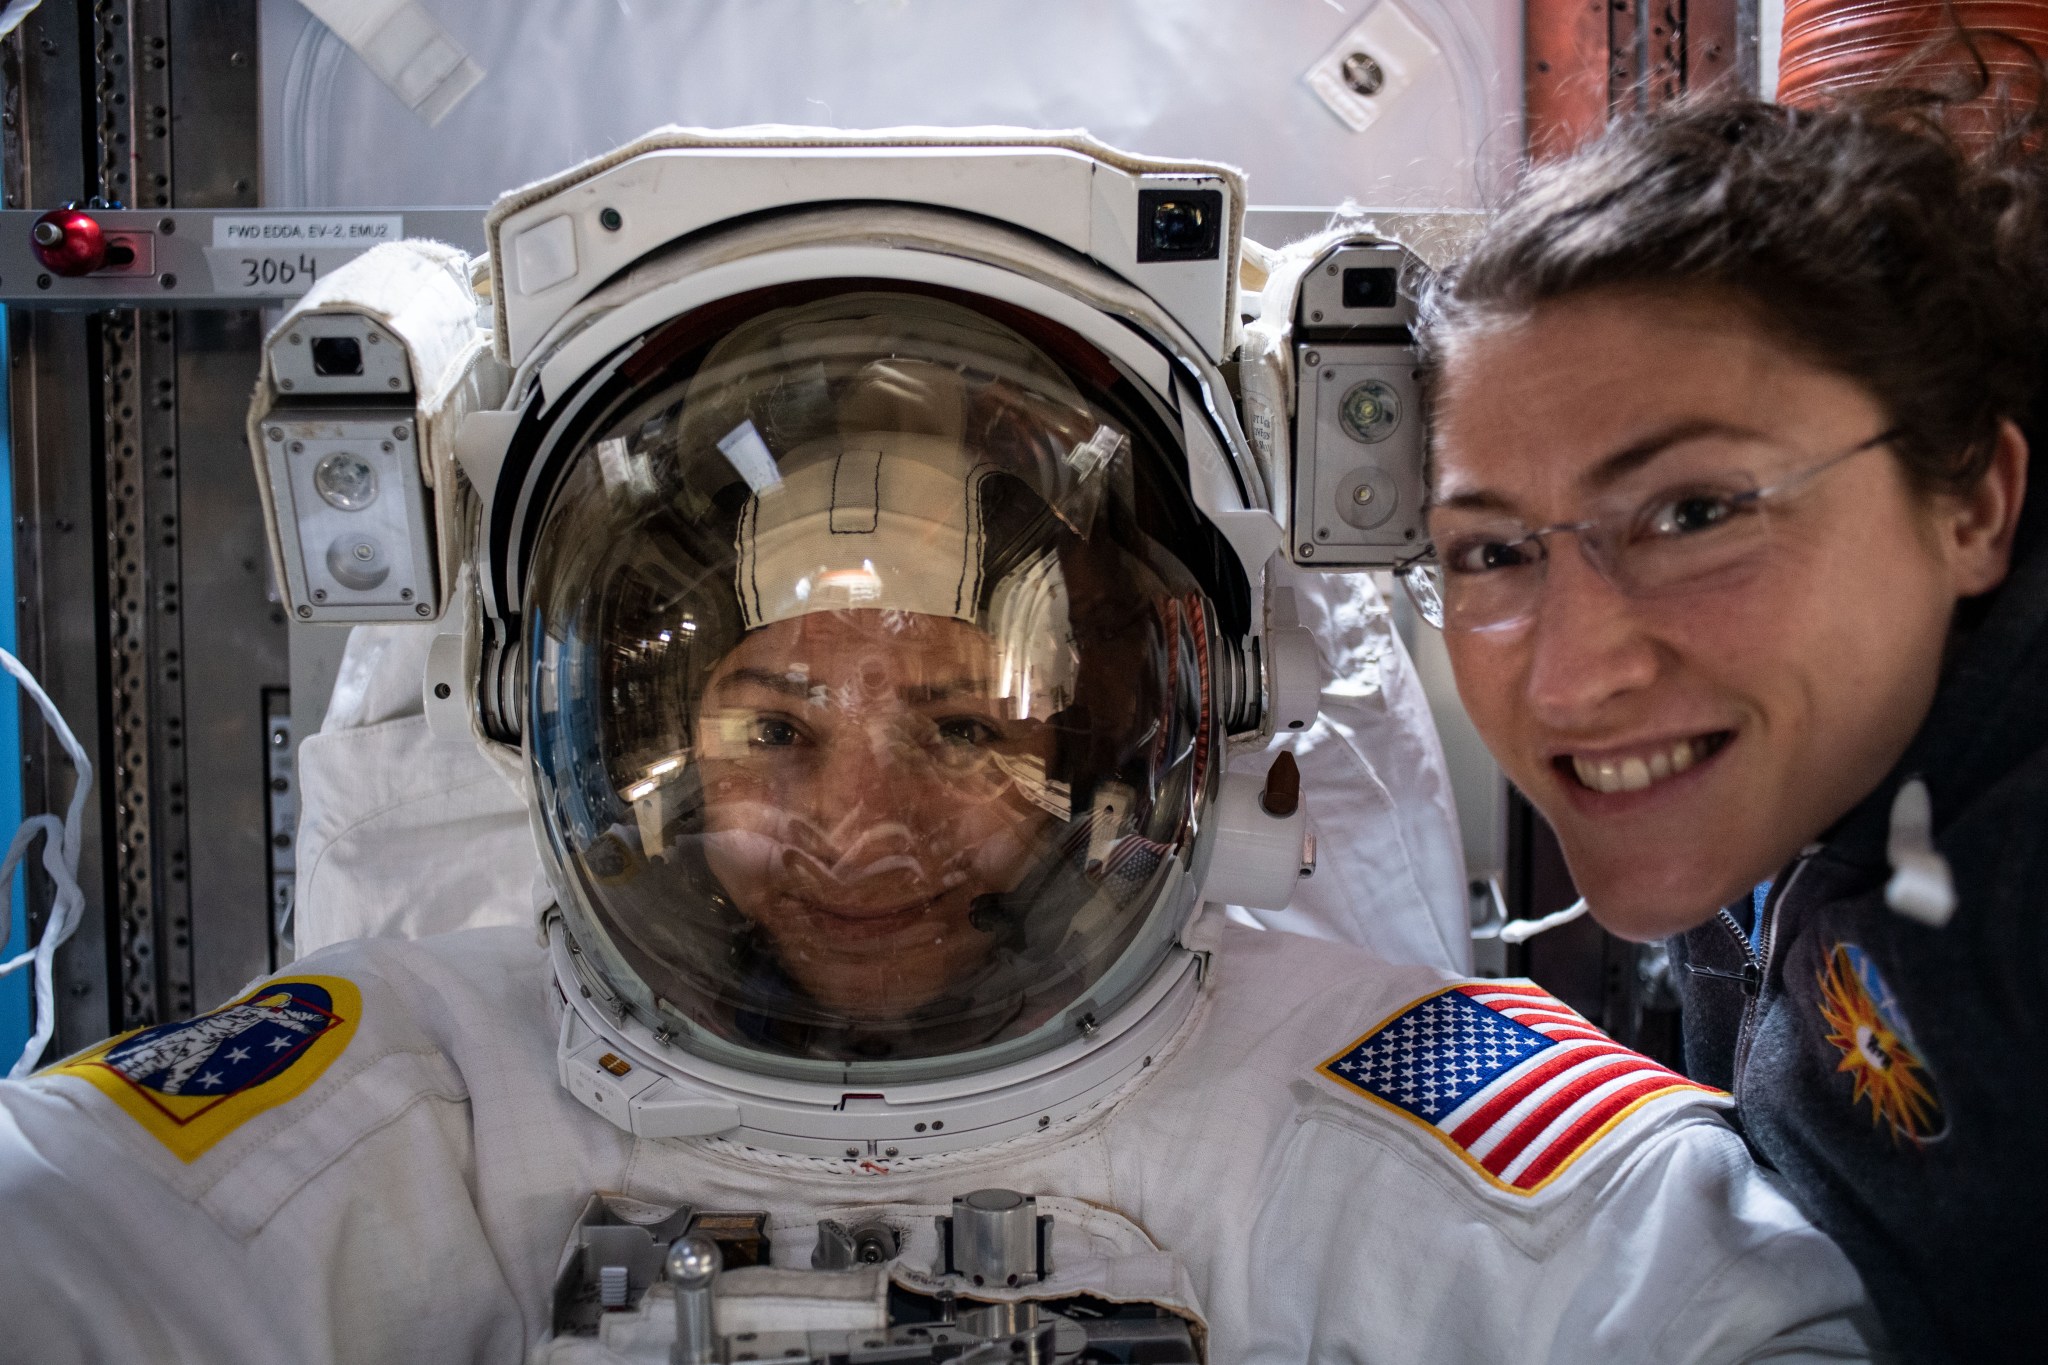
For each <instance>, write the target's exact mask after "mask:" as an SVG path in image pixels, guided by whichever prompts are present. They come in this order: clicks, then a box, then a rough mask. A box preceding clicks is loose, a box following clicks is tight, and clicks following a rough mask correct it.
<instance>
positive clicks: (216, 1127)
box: [31, 929, 551, 1189]
mask: <svg viewBox="0 0 2048 1365" xmlns="http://www.w3.org/2000/svg"><path fill="white" fill-rule="evenodd" d="M522 946H523V954H522V953H520V952H519V951H518V948H519V947H522ZM542 970H543V969H542V966H541V963H540V961H539V957H538V954H537V953H536V951H535V949H534V947H533V939H532V936H531V934H530V933H521V932H518V931H506V930H489V929H484V930H474V931H468V932H463V933H457V934H448V935H444V936H441V937H440V938H438V939H431V940H420V941H412V940H402V939H364V940H354V941H350V942H346V943H340V944H336V945H333V946H332V947H330V948H327V949H323V950H322V951H320V952H317V953H314V954H311V955H310V956H308V957H306V958H304V959H302V960H300V961H299V962H296V963H294V964H292V966H291V967H290V968H288V969H286V970H284V971H281V972H278V973H275V974H273V975H271V976H268V977H265V978H263V979H261V980H259V981H257V982H255V983H254V984H252V985H250V986H249V987H247V988H246V989H244V990H243V991H242V992H241V993H239V994H238V995H236V996H235V997H234V998H232V999H230V1000H228V1001H227V1002H225V1003H224V1004H221V1005H219V1006H217V1007H216V1008H214V1009H210V1010H207V1011H205V1012H204V1013H201V1014H198V1015H195V1016H193V1017H192V1018H189V1019H183V1020H178V1021H176V1022H173V1023H167V1024H158V1025H154V1026H151V1027H147V1028H141V1029H135V1030H131V1031H129V1032H126V1033H122V1034H118V1035H116V1036H115V1037H113V1038H110V1039H108V1040H106V1041H105V1042H102V1043H99V1044H96V1045H94V1046H93V1047H90V1048H87V1049H85V1050H84V1051H83V1052H80V1053H78V1054H77V1055H75V1056H72V1057H69V1058H66V1059H65V1060H64V1061H61V1062H58V1063H56V1064H55V1065H53V1066H51V1067H48V1068H46V1069H45V1070H43V1071H42V1072H40V1073H38V1075H37V1077H36V1078H35V1079H34V1080H33V1081H32V1082H31V1084H32V1085H34V1086H38V1087H43V1088H50V1089H58V1090H63V1091H67V1092H69V1094H70V1096H71V1097H72V1101H73V1103H74V1104H82V1105H83V1106H84V1112H85V1113H88V1114H94V1113H99V1112H104V1107H111V1108H112V1109H114V1110H117V1111H119V1112H120V1113H121V1114H124V1115H125V1116H126V1118H125V1120H124V1121H122V1122H116V1123H111V1126H112V1127H113V1128H115V1129H116V1130H117V1131H122V1132H124V1133H125V1134H126V1135H127V1136H128V1137H129V1138H131V1139H133V1140H132V1141H131V1142H130V1143H129V1145H130V1146H131V1147H132V1148H134V1149H136V1150H138V1151H139V1152H140V1153H142V1154H143V1157H144V1160H145V1163H146V1164H148V1165H151V1166H156V1167H159V1168H161V1169H162V1171H163V1172H165V1173H166V1174H167V1175H168V1176H169V1177H170V1178H171V1180H172V1183H173V1184H174V1185H178V1186H181V1187H182V1186H186V1185H191V1186H193V1187H194V1188H195V1189H197V1188H204V1187H207V1186H210V1185H211V1184H212V1183H213V1182H214V1181H215V1180H217V1179H219V1178H220V1176H221V1174H222V1173H223V1170H224V1169H225V1168H231V1167H237V1166H239V1165H241V1164H242V1163H243V1162H244V1161H246V1160H249V1159H251V1158H252V1157H253V1156H254V1154H255V1153H257V1152H259V1151H260V1150H262V1149H264V1148H267V1147H277V1146H280V1145H289V1146H291V1147H293V1148H294V1149H296V1150H305V1149H306V1148H308V1147H309V1146H312V1147H318V1148H321V1149H324V1150H326V1151H329V1152H333V1153H338V1152H342V1151H345V1150H346V1149H347V1148H348V1147H349V1146H350V1145H351V1142H352V1135H361V1134H365V1133H368V1132H370V1131H374V1129H375V1127H376V1126H377V1124H378V1122H379V1119H380V1116H381V1117H382V1118H383V1119H385V1120H388V1118H389V1116H390V1115H391V1114H392V1113H393V1112H396V1110H397V1109H399V1108H402V1107H405V1106H407V1105H410V1104H411V1103H414V1102H415V1101H417V1100H418V1099H419V1098H421V1097H424V1096H435V1097H440V1098H445V1099H449V1100H462V1099H466V1098H467V1097H468V1091H469V1081H468V1078H467V1077H466V1076H465V1074H464V1072H463V1068H462V1066H461V1065H460V1058H461V1055H462V1054H463V1052H464V1051H465V1048H464V1046H463V1042H464V1039H465V1036H469V1035H475V1034H478V1033H480V1032H482V1033H489V1034H491V1035H492V1036H494V1037H498V1038H516V1037H519V1036H520V1035H522V1034H524V1035H528V1037H529V1041H537V1043H538V1047H539V1052H540V1055H541V1056H542V1057H543V1058H545V1055H546V1051H547V1048H548V1047H549V1046H550V1045H551V1028H550V1025H549V1021H548V1019H547V1017H546V1016H547V1007H546V999H545V994H544V989H545V987H544V985H543V976H542ZM522 987H523V989H522ZM522 1001H525V1002H529V1003H527V1007H526V1008H524V1009H521V1008H519V1004H520V1003H521V1002H522ZM535 1016H537V1017H535ZM542 1066H543V1069H544V1068H545V1062H544V1061H543V1063H542ZM343 1096H346V1098H345V1099H343V1098H342V1097H343ZM337 1101H339V1102H337ZM101 1121H102V1122H110V1120H101ZM165 1158H168V1160H166V1159H165Z"/></svg>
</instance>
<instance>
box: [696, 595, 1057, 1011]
mask: <svg viewBox="0 0 2048 1365" xmlns="http://www.w3.org/2000/svg"><path fill="white" fill-rule="evenodd" d="M1002 653H1003V651H1002V649H1001V647H1000V646H999V645H998V644H997V643H996V642H995V641H994V640H992V639H991V638H990V637H989V636H988V635H987V634H986V633H984V632H983V631H981V630H980V629H978V628H976V627H975V626H973V625H970V624H968V623H966V622H964V621H957V620H949V619H943V618H940V617H934V616H927V615H923V614H920V613H913V612H894V611H876V610H860V611H834V612H825V613H817V614H811V615H805V616H799V617H795V618H793V619H791V620H786V621H779V622H776V623H775V624H773V625H770V626H766V627H764V628H762V629H761V630H758V631H756V632H754V633H752V634H750V635H749V636H748V637H747V638H746V639H745V640H743V641H741V643H740V646H739V648H737V649H735V650H734V651H733V652H732V653H731V654H730V655H728V656H727V657H726V659H725V660H724V661H723V662H721V663H720V664H719V665H718V667H717V668H715V669H714V670H713V671H712V674H711V677H710V680H709V682H708V684H707V686H706V688H705V698H704V702H703V709H702V710H701V711H700V712H699V716H698V721H697V726H696V730H697V734H698V736H699V740H698V754H699V763H700V765H701V768H702V773H703V786H704V823H705V837H704V849H705V855H706V861H707V862H708V863H709V865H710V868H711V871H712V874H713V875H714V876H716V877H717V878H718V880H719V882H720V883H721V884H722V885H723V886H724V887H725V888H726V890H727V891H728V892H729V893H730V894H731V896H732V899H733V903H734V905H735V906H736V907H737V908H738V910H739V912H740V913H741V914H742V915H744V916H745V917H746V918H747V919H748V920H749V921H750V922H752V923H753V924H754V925H756V926H757V927H758V928H759V929H760V930H761V931H762V932H763V933H764V934H765V935H766V937H767V938H768V940H769V941H770V942H771V943H772V945H773V947H774V952H775V956H776V958H777V960H778V961H779V962H780V963H781V964H782V967H783V969H784V970H786V971H787V972H788V973H789V975H790V976H791V977H792V978H793V979H794V981H795V982H796V984H797V985H798V986H799V987H801V988H802V989H803V990H804V991H805V992H806V993H807V994H809V996H810V997H811V998H812V999H813V1000H814V1001H816V1002H817V1003H818V1004H819V1005H821V1006H823V1007H825V1008H827V1009H832V1010H837V1011H840V1012H842V1013H844V1014H845V1015H846V1016H847V1017H849V1018H851V1019H856V1020H875V1019H891V1018H899V1017H902V1016H903V1015H905V1014H907V1013H909V1012H911V1011H913V1010H915V1009H917V1008H918V1007H920V1006H924V1005H926V1004H929V1003H930V1002H931V1001H932V1000H934V999H936V998H938V997H940V996H942V995H943V994H945V993H946V991H947V989H948V988H949V987H950V986H951V985H952V984H953V983H955V982H958V981H962V980H965V979H967V978H968V977H970V976H972V975H973V974H974V972H975V971H976V970H977V969H978V968H979V967H981V966H982V965H983V963H984V961H985V960H986V959H987V957H988V955H989V953H990V951H991V949H992V948H993V946H994V943H995V939H994V937H993V935H992V934H991V933H990V932H989V929H988V927H986V923H987V919H988V912H987V909H986V906H985V904H984V902H985V901H986V900H987V899H989V898H997V897H1000V896H1002V895H1005V894H1008V893H1012V892H1015V891H1016V890H1017V888H1018V886H1019V885H1020V884H1021V883H1022V881H1023V880H1024V878H1025V876H1026V874H1027V872H1028V871H1029V869H1030V866H1031V864H1032V862H1033V860H1034V859H1035V858H1037V857H1039V856H1041V855H1042V854H1043V852H1044V851H1045V849H1046V846H1047V843H1048V839H1049V836H1050V834H1051V832H1052V830H1053V829H1054V811H1055V810H1057V811H1058V814H1059V815H1060V816H1061V817H1062V822H1063V821H1064V817H1065V815H1066V814H1067V812H1066V811H1065V810H1063V809H1060V807H1061V806H1063V805H1064V804H1065V802H1064V800H1063V799H1062V800H1061V801H1059V802H1057V803H1056V802H1054V801H1053V800H1052V799H1051V795H1050V793H1049V792H1048V790H1047V778H1046V769H1047V765H1048V763H1050V761H1051V760H1052V756H1053V731H1052V727H1051V725H1050V723H1049V721H1048V720H1047V719H1046V718H1045V717H1043V716H1040V717H1032V716H1029V715H1023V714H1019V710H1020V708H1019V706H1018V705H1017V700H1018V699H1017V698H1015V697H1005V696H1002V695H1000V691H999V689H1000V679H1001V677H1002V674H1003V669H1002ZM1048 807H1051V809H1048ZM978 906H982V907H983V915H982V920H983V923H982V924H981V925H977V923H976V910H977V907H978Z"/></svg>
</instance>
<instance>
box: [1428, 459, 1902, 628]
mask: <svg viewBox="0 0 2048 1365" xmlns="http://www.w3.org/2000/svg"><path fill="white" fill-rule="evenodd" d="M1898 435H1899V428H1897V427H1893V428H1891V429H1889V430H1887V431H1883V432H1880V433H1878V434H1877V435H1876V436H1873V437H1871V438H1870V439H1869V440H1867V441H1863V442H1861V443H1860V444H1857V445H1853V446H1851V447H1849V448H1848V449H1847V450H1844V451H1842V452H1840V453H1839V454H1835V455H1830V456H1829V457H1828V458H1827V459H1825V460H1822V461H1820V462H1819V463H1817V464H1811V465H1808V466H1806V467H1805V468H1803V469H1799V470H1796V471H1794V472H1793V473H1791V474H1789V475H1787V476H1786V477H1784V478H1782V479H1780V480H1778V481H1777V482H1776V483H1774V484H1771V485H1769V486H1768V487H1763V488H1759V487H1758V486H1757V485H1756V480H1755V479H1754V478H1753V477H1752V476H1750V475H1749V474H1747V473H1743V472H1739V471H1738V472H1733V473H1726V474H1718V475H1711V476H1708V477H1706V478H1697V479H1695V478H1688V479H1686V480H1684V481H1682V482H1679V483H1676V484H1673V485H1672V486H1670V487H1668V488H1665V489H1662V490H1660V491H1659V492H1657V493H1655V494H1653V495H1651V496H1650V497H1648V498H1646V499H1644V500H1642V501H1641V502H1639V503H1636V504H1634V505H1633V506H1624V507H1619V508H1613V509H1609V510H1607V511H1604V512H1600V513H1598V514H1597V515H1595V516H1592V517H1589V518H1587V519H1586V520H1584V521H1565V522H1559V523H1558V524H1556V525H1555V526H1545V527H1542V528H1541V529H1538V530H1533V531H1532V530H1530V529H1529V528H1528V527H1526V526H1524V525H1523V524H1522V523H1520V522H1518V521H1515V520H1512V519H1505V518H1495V519H1476V520H1475V519H1473V518H1472V517H1471V516H1469V515H1468V514H1445V515H1444V517H1443V520H1445V521H1446V522H1447V523H1448V524H1446V525H1445V526H1443V527H1442V528H1441V530H1440V531H1439V533H1438V535H1437V536H1436V537H1435V539H1434V541H1433V542H1432V543H1431V544H1430V545H1427V546H1425V547H1424V548H1423V550H1422V552H1421V553H1420V554H1418V555H1416V556H1415V557H1414V558H1413V559H1409V560H1406V561H1404V562H1403V563H1401V564H1399V565H1396V566H1395V570H1394V572H1395V573H1396V575H1397V576H1399V578H1400V579H1401V582H1402V585H1403V586H1405V587H1406V588H1407V589H1408V595H1409V597H1410V598H1411V599H1413V601H1414V603H1415V609H1416V611H1418V612H1419V613H1420V614H1421V616H1422V619H1423V620H1425V621H1427V622H1429V623H1430V624H1431V625H1433V626H1436V627H1437V628H1439V629H1441V630H1461V631H1487V630H1508V629H1512V628H1513V627H1516V626H1520V625H1524V624H1526V623H1527V622H1529V621H1530V620H1532V619H1534V617H1535V615H1536V612H1537V608H1538V607H1539V606H1540V605H1541V603H1542V599H1543V579H1544V571H1545V566H1546V565H1547V564H1548V562H1549V559H1550V551H1549V546H1548V539H1549V537H1551V536H1555V535H1563V534H1567V533H1569V534H1571V535H1574V536H1576V537H1578V542H1579V550H1580V552H1581V553H1583V554H1584V555H1585V557H1586V562H1587V563H1588V564H1591V565H1592V566H1593V569H1594V571H1595V572H1597V573H1598V574H1599V575H1600V576H1601V577H1602V578H1604V579H1606V580H1607V582H1609V583H1610V584H1612V585H1613V586H1614V587H1615V589H1616V590H1617V591H1619V592H1621V593H1622V594H1624V595H1625V596H1628V597H1637V598H1642V597H1658V596H1663V595H1666V594H1676V593H1682V592H1690V591H1695V590H1698V589H1702V588H1709V587H1713V586H1717V585H1722V584H1731V583H1734V582H1736V581H1739V580H1740V579H1742V578H1744V577H1746V576H1747V575H1748V574H1749V573H1750V572H1751V571H1753V570H1754V569H1755V568H1757V567H1758V566H1759V565H1760V564H1762V563H1763V562H1764V560H1765V559H1766V558H1768V556H1769V553H1770V547H1771V541H1772V533H1773V526H1772V520H1773V519H1772V517H1771V516H1770V515H1769V512H1770V509H1771V506H1772V504H1773V503H1775V502H1777V501H1778V500H1780V499H1783V498H1786V497H1789V496H1790V495H1792V494H1794V493H1796V492H1798V491H1799V490H1800V489H1802V488H1805V487H1806V486H1807V485H1808V484H1810V483H1812V482H1813V481H1814V480H1815V479H1817V478H1819V477H1820V476H1821V475H1822V474H1824V473H1826V472H1827V471H1828V470H1830V469H1833V468H1834V467H1835V466H1836V465H1839V464H1841V463H1842V462H1843V461H1845V460H1848V459H1850V458H1852V457H1854V456H1857V455H1861V454H1862V453H1863V452H1864V451H1866V450H1875V449H1877V448H1878V447H1880V446H1884V445H1889V444H1891V443H1892V442H1893V441H1894V440H1896V439H1897V438H1898Z"/></svg>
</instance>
